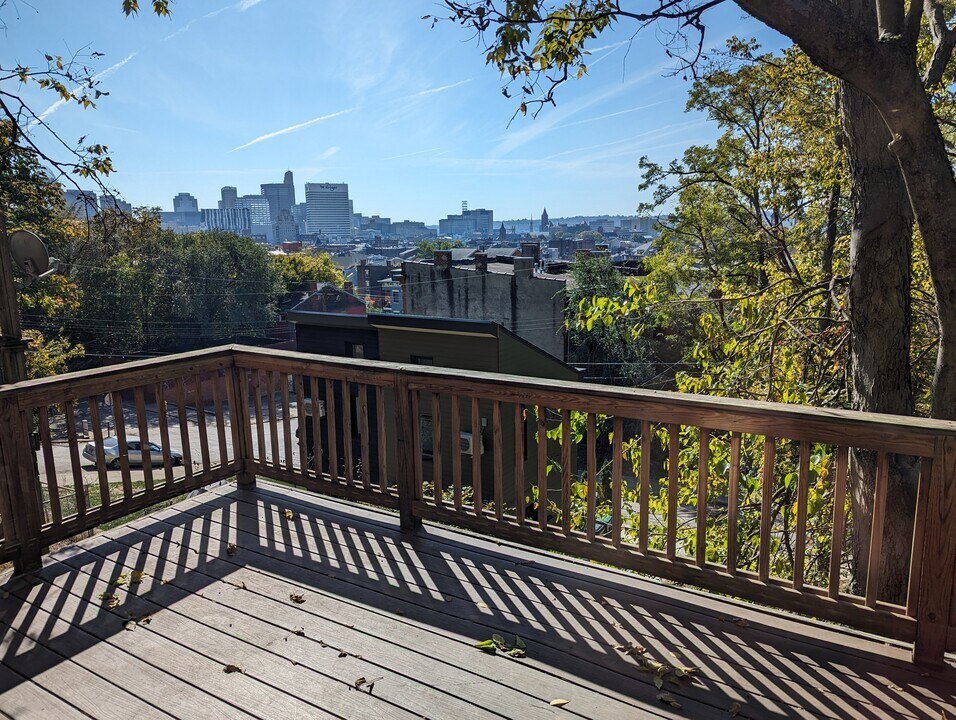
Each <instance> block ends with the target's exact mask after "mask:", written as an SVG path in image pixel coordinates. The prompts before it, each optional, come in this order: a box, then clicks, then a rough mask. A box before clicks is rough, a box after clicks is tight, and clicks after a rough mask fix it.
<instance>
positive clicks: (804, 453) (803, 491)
mask: <svg viewBox="0 0 956 720" xmlns="http://www.w3.org/2000/svg"><path fill="white" fill-rule="evenodd" d="M797 473H798V474H797V544H796V547H795V548H794V554H793V589H794V590H801V589H803V574H804V566H805V564H806V560H805V558H806V552H807V494H808V493H809V490H810V443H809V442H808V441H807V440H802V441H801V442H800V467H799V468H798V470H797Z"/></svg>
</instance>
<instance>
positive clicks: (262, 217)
mask: <svg viewBox="0 0 956 720" xmlns="http://www.w3.org/2000/svg"><path fill="white" fill-rule="evenodd" d="M236 207H237V208H240V209H241V208H245V209H247V210H248V211H249V227H250V232H251V233H252V234H253V235H262V236H264V237H265V239H266V242H273V241H274V239H275V236H274V235H273V231H272V220H271V219H270V218H269V201H268V200H266V199H265V198H264V197H263V196H262V195H243V196H242V197H238V198H236Z"/></svg>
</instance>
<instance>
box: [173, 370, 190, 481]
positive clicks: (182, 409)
mask: <svg viewBox="0 0 956 720" xmlns="http://www.w3.org/2000/svg"><path fill="white" fill-rule="evenodd" d="M176 409H177V411H178V413H179V436H180V438H181V439H182V442H183V469H184V470H185V471H186V474H185V478H186V480H187V481H191V480H192V479H193V455H192V448H191V447H190V443H189V415H187V414H186V388H185V387H184V383H183V379H182V378H176Z"/></svg>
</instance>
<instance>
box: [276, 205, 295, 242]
mask: <svg viewBox="0 0 956 720" xmlns="http://www.w3.org/2000/svg"><path fill="white" fill-rule="evenodd" d="M272 234H273V236H274V237H275V241H276V242H277V243H281V242H289V241H292V240H297V239H298V237H299V228H298V227H297V226H296V224H295V219H294V218H293V217H292V213H291V212H289V211H288V210H280V211H279V216H278V217H277V218H276V221H275V222H274V223H272Z"/></svg>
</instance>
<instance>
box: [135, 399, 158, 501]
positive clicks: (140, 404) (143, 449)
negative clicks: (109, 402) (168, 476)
mask: <svg viewBox="0 0 956 720" xmlns="http://www.w3.org/2000/svg"><path fill="white" fill-rule="evenodd" d="M133 404H134V405H136V427H137V429H138V431H139V452H140V457H141V458H142V463H143V484H144V485H145V487H146V492H147V493H151V492H153V453H152V451H150V449H149V445H150V441H149V421H148V420H147V418H146V397H145V394H144V393H143V388H142V386H139V387H137V388H135V389H134V390H133Z"/></svg>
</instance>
